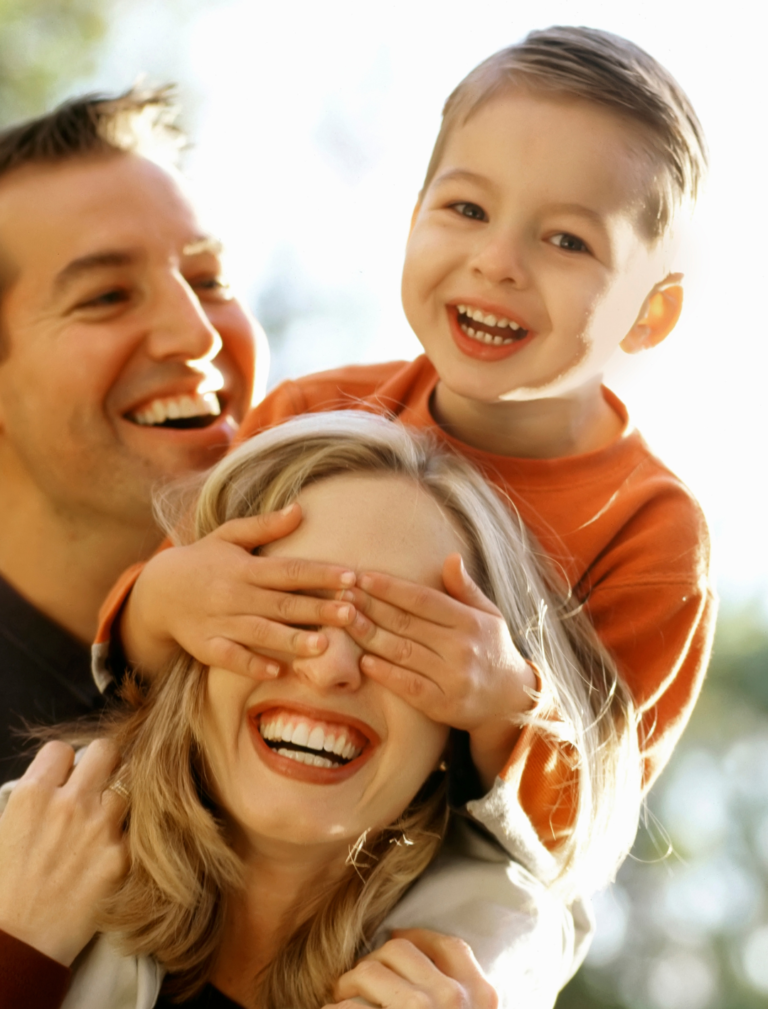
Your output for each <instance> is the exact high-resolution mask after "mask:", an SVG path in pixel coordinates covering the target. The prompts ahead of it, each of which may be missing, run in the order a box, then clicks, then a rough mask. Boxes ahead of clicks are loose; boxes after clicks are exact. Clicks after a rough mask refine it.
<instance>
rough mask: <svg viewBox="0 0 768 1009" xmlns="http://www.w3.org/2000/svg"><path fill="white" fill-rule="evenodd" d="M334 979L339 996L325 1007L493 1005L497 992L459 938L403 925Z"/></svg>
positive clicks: (473, 1008) (465, 1008) (472, 1008)
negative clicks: (362, 1002)
mask: <svg viewBox="0 0 768 1009" xmlns="http://www.w3.org/2000/svg"><path fill="white" fill-rule="evenodd" d="M392 935H393V938H392V939H390V940H389V942H387V943H385V944H384V945H383V946H382V947H381V948H380V949H377V950H374V952H373V953H369V954H368V955H367V956H364V957H363V958H362V959H361V960H359V961H358V962H357V964H356V965H355V966H354V967H353V968H352V970H349V971H347V973H346V974H342V976H341V977H340V978H339V980H338V981H337V982H336V988H335V990H334V997H335V998H337V999H338V1000H339V1001H338V1002H336V1003H334V1005H333V1006H326V1007H325V1009H347V1007H349V1009H352V1007H353V1005H354V1004H355V1003H356V1002H359V1000H360V999H364V1000H365V1002H364V1004H366V1005H376V1006H381V1007H383V1009H386V1007H392V1009H497V1007H498V1004H499V999H498V995H497V994H496V991H495V989H494V988H492V987H491V985H490V984H489V983H488V981H487V980H486V978H485V975H484V974H483V972H482V970H481V969H480V965H479V964H478V962H477V960H476V959H475V957H474V954H473V953H472V950H471V949H470V948H469V946H467V944H466V943H465V942H463V941H462V940H461V939H454V938H453V937H452V936H447V935H440V934H439V933H437V932H430V931H428V930H427V929H422V928H409V929H401V930H400V931H395V932H393V933H392Z"/></svg>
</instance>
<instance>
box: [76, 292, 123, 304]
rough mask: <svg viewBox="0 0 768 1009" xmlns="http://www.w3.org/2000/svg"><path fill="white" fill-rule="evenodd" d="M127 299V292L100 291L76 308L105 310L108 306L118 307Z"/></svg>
mask: <svg viewBox="0 0 768 1009" xmlns="http://www.w3.org/2000/svg"><path fill="white" fill-rule="evenodd" d="M127 298H128V293H127V291H124V290H122V289H121V288H113V289H111V290H109V291H102V292H101V294H96V295H94V296H93V297H91V298H86V299H85V300H84V301H81V302H80V304H79V305H78V306H77V307H78V308H105V307H109V306H110V305H119V304H120V303H121V302H123V301H126V300H127Z"/></svg>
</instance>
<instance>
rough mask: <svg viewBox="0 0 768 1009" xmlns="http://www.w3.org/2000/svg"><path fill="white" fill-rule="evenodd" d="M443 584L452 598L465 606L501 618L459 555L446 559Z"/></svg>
mask: <svg viewBox="0 0 768 1009" xmlns="http://www.w3.org/2000/svg"><path fill="white" fill-rule="evenodd" d="M443 584H444V585H445V588H446V590H447V591H448V592H449V593H450V594H451V595H452V596H453V598H454V599H456V600H458V602H460V603H464V605H465V606H471V607H472V609H475V610H482V611H483V612H484V613H492V614H493V615H494V616H501V613H500V611H499V609H498V608H497V607H496V606H494V604H493V603H492V602H491V600H490V599H489V598H488V596H486V594H485V593H484V592H483V590H482V589H481V588H480V586H479V585H478V584H477V583H476V582H475V581H474V580H473V579H472V577H471V576H470V574H469V572H468V571H467V569H466V567H465V565H464V561H463V559H462V556H461V554H449V556H448V557H446V559H445V562H444V563H443Z"/></svg>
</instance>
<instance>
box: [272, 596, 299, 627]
mask: <svg viewBox="0 0 768 1009" xmlns="http://www.w3.org/2000/svg"><path fill="white" fill-rule="evenodd" d="M298 608H299V600H298V597H297V596H291V595H288V594H287V593H285V592H281V593H279V594H278V595H277V596H276V600H275V610H276V611H277V615H278V616H279V617H280V618H281V619H282V620H284V621H285V622H286V623H290V622H291V620H293V619H294V618H295V616H296V612H297V610H298Z"/></svg>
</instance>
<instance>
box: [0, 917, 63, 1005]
mask: <svg viewBox="0 0 768 1009" xmlns="http://www.w3.org/2000/svg"><path fill="white" fill-rule="evenodd" d="M70 977H71V971H70V970H69V968H68V967H65V966H64V965H63V964H60V963H59V962H58V961H56V960H52V959H51V958H50V957H49V956H46V955H45V953H41V952H40V951H39V950H37V949H35V948H34V947H33V946H28V945H27V943H25V942H22V940H21V939H17V938H16V937H15V936H12V935H8V933H7V932H3V931H1V930H0V1009H59V1006H60V1005H61V1004H62V1002H63V1001H64V996H65V995H66V993H67V988H68V987H69V981H70Z"/></svg>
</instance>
